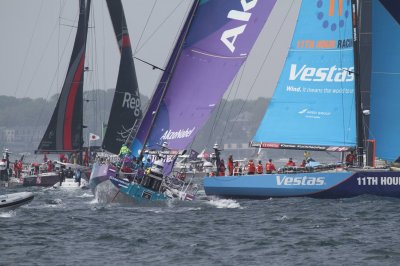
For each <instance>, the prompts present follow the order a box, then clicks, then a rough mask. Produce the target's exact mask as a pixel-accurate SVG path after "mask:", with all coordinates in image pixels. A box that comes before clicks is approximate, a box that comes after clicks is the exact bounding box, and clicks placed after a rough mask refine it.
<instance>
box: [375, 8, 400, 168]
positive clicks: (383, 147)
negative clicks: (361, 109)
mask: <svg viewBox="0 0 400 266" xmlns="http://www.w3.org/2000/svg"><path fill="white" fill-rule="evenodd" d="M372 5H373V6H372V10H373V11H372V12H373V14H372V18H373V22H372V81H371V116H370V138H371V139H375V140H376V155H377V156H378V157H380V158H383V159H386V160H391V161H393V160H395V159H396V158H397V157H398V156H399V154H400V137H399V136H400V124H399V123H398V121H397V119H396V117H397V112H398V109H399V107H398V106H399V99H400V88H399V84H400V63H399V62H400V52H399V51H400V3H399V2H398V1H390V0H379V1H378V0H377V1H372Z"/></svg>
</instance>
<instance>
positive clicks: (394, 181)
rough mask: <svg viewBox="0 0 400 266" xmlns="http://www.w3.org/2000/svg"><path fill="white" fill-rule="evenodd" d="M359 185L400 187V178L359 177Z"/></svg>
mask: <svg viewBox="0 0 400 266" xmlns="http://www.w3.org/2000/svg"><path fill="white" fill-rule="evenodd" d="M357 183H358V185H359V186H377V185H381V186H392V185H395V186H398V185H400V176H381V177H377V176H366V177H357Z"/></svg>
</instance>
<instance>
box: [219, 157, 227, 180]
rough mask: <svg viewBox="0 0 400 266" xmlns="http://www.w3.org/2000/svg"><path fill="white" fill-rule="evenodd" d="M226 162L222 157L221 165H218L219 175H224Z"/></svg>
mask: <svg viewBox="0 0 400 266" xmlns="http://www.w3.org/2000/svg"><path fill="white" fill-rule="evenodd" d="M225 169H226V168H225V162H224V159H221V161H220V164H219V167H218V176H224V175H225Z"/></svg>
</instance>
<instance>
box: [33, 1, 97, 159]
mask: <svg viewBox="0 0 400 266" xmlns="http://www.w3.org/2000/svg"><path fill="white" fill-rule="evenodd" d="M89 13H90V0H80V1H79V20H78V29H77V32H76V37H75V43H74V47H73V50H72V55H71V60H70V63H69V67H68V71H67V75H66V77H65V81H64V85H63V87H62V90H61V94H60V97H59V98H58V102H57V105H56V108H55V110H54V113H53V115H52V117H51V120H50V123H49V125H48V127H47V129H46V132H45V134H44V136H43V138H42V140H41V142H40V144H39V147H38V150H37V152H39V153H47V152H50V153H51V152H68V151H77V150H81V148H82V145H83V139H82V127H83V125H82V123H83V76H84V75H83V72H84V65H85V50H86V37H87V32H88V22H89Z"/></svg>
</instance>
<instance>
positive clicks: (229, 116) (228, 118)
mask: <svg viewBox="0 0 400 266" xmlns="http://www.w3.org/2000/svg"><path fill="white" fill-rule="evenodd" d="M246 62H247V61H245V62H244V66H243V67H242V68H241V69H242V71H241V75H235V79H234V80H233V82H232V86H231V87H230V89H229V93H228V96H227V100H226V102H225V105H227V104H228V100H229V99H230V96H231V93H232V91H233V88H234V84H235V83H236V80H237V79H238V77H239V76H240V78H239V84H240V83H241V79H242V77H243V69H244V68H245V66H246ZM238 87H239V85H238V86H236V92H235V97H234V98H233V100H235V99H236V95H237V92H238ZM233 106H234V103H233V102H232V103H231V104H230V108H229V111H228V114H227V118H226V121H225V126H224V129H223V130H222V134H221V138H220V140H219V142H220V143H222V138H223V136H224V135H225V132H226V128H227V127H228V122H229V120H230V118H231V115H232V109H233ZM224 109H225V106H224V108H223V110H224Z"/></svg>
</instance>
